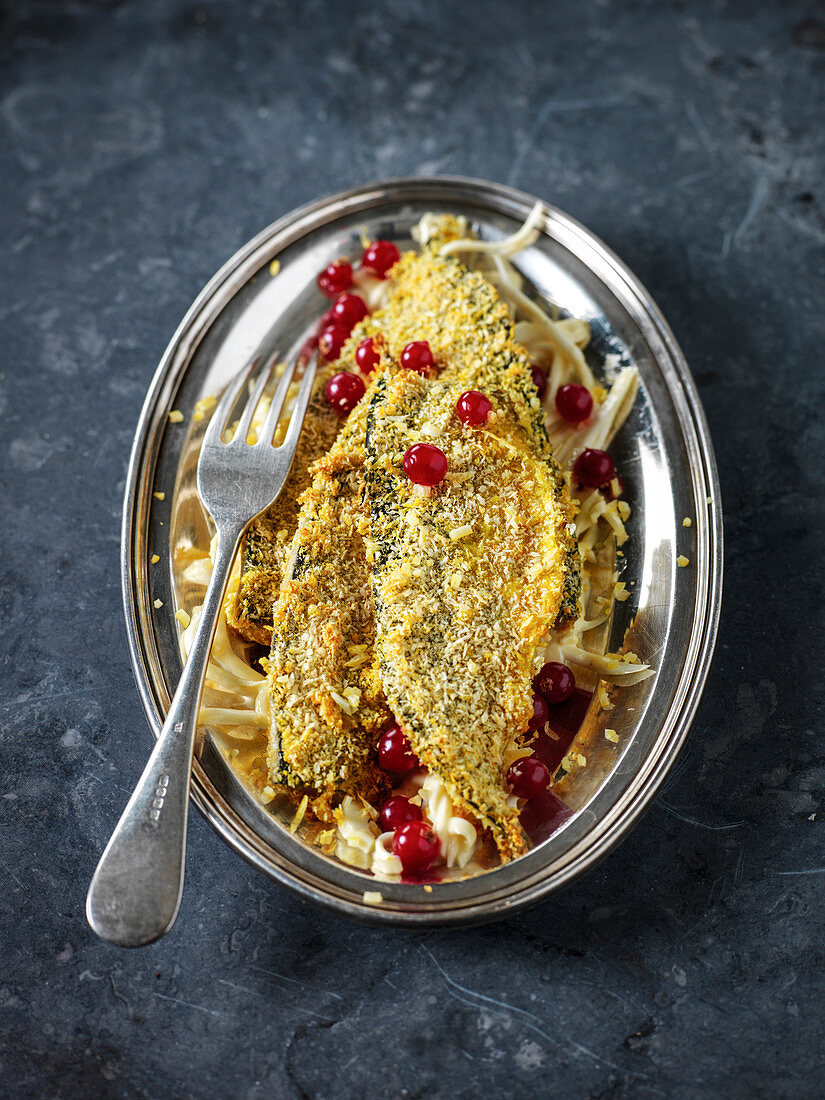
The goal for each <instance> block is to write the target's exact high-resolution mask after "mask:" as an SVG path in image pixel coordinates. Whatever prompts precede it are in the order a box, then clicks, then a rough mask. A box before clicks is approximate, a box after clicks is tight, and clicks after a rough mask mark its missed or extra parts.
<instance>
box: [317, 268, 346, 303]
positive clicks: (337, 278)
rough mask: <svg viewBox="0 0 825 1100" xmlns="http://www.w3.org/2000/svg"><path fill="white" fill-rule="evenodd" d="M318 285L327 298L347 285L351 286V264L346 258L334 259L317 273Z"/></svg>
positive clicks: (344, 288) (338, 292)
mask: <svg viewBox="0 0 825 1100" xmlns="http://www.w3.org/2000/svg"><path fill="white" fill-rule="evenodd" d="M318 286H319V287H320V288H321V290H323V292H324V294H326V296H327V297H328V298H334V297H335V296H336V295H337V294H340V293H341V291H343V290H346V289H347V287H348V286H352V267H351V265H350V264H349V263H348V262H347V261H346V260H336V261H335V262H334V263H331V264H329V265H328V266H327V267H325V268H324V270H323V271H322V272H321V273H320V274H319V276H318Z"/></svg>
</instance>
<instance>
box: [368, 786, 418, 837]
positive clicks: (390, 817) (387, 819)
mask: <svg viewBox="0 0 825 1100" xmlns="http://www.w3.org/2000/svg"><path fill="white" fill-rule="evenodd" d="M423 816H424V815H423V813H422V812H421V807H420V806H416V804H415V803H414V802H410V800H409V798H405V797H404V796H403V794H394V795H393V796H392V798H388V799H387V801H386V802H385V803H384V805H383V806H382V807H381V813H380V814H379V815H378V824H379V825H380V826H381V832H382V833H389V832H392V830H393V829H397V828H398V826H399V825H404V824H406V822H408V821H420V820H421V818H422V817H423Z"/></svg>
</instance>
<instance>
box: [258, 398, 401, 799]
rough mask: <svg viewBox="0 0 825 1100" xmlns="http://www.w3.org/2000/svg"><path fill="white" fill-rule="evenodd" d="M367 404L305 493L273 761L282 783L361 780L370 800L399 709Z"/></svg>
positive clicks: (276, 657)
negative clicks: (370, 538) (386, 643)
mask: <svg viewBox="0 0 825 1100" xmlns="http://www.w3.org/2000/svg"><path fill="white" fill-rule="evenodd" d="M367 409H368V406H367V405H366V404H365V403H364V404H362V405H360V406H359V407H358V408H357V409H355V410H354V411H353V412H352V413H351V415H350V417H349V419H348V421H347V423H346V426H345V427H344V429H343V431H342V432H341V434H340V435H339V436H338V438H337V440H336V441H335V443H334V444H333V446H332V448H331V450H330V451H329V453H328V454H327V455H325V456H324V457H323V458H322V459H320V460H319V461H318V462H317V463H316V464H315V466H314V470H313V479H312V485H311V486H310V488H309V489H308V490H307V491H306V493H305V494H304V496H303V498H302V500H301V511H300V516H299V518H298V530H297V532H296V534H295V536H294V539H293V542H292V547H291V551H290V555H289V560H288V562H287V565H286V570H285V575H284V579H283V583H282V585H281V589H280V594H279V597H278V601H277V604H276V606H275V615H274V630H273V635H272V652H271V656H270V660H269V678H270V692H271V697H272V708H271V709H272V727H271V734H270V740H269V754H268V765H269V772H270V775H271V777H272V779H273V781H274V782H276V783H287V784H289V785H296V784H297V785H301V786H307V787H311V788H312V789H313V790H316V791H319V792H325V791H327V790H330V789H338V790H352V789H354V788H356V787H357V790H358V793H360V794H362V795H364V797H366V798H369V797H370V795H371V794H374V793H375V792H376V791H378V790H383V789H385V788H386V787H387V779H386V776H385V775H384V774H383V773H382V772H380V770H379V769H378V768H377V766H376V752H375V745H376V740H377V736H378V732H379V730H380V729H381V727H382V726H383V725H384V724H385V723H386V722H387V720H388V719H389V717H390V713H389V710H388V709H387V705H386V702H385V701H384V694H383V691H382V688H381V681H380V677H379V675H378V668H377V660H376V656H375V620H374V615H373V608H372V590H371V586H370V577H369V570H368V567H367V561H366V552H365V549H364V541H363V536H364V531H365V528H366V524H367V522H368V516H367V511H366V508H365V506H364V501H363V495H364V472H363V462H364V449H363V448H364V443H363V441H364V433H365V422H366V414H367Z"/></svg>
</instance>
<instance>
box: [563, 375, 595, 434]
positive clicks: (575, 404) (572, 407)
mask: <svg viewBox="0 0 825 1100" xmlns="http://www.w3.org/2000/svg"><path fill="white" fill-rule="evenodd" d="M556 409H557V410H558V414H559V416H560V417H562V419H563V420H569V421H570V423H571V424H581V422H582V420H587V418H588V416H590V414H591V413H592V412H593V397H592V396H591V393H590V390H589V389H588V388H587V386H577V385H575V384H573V383H570V384H569V385H567V386H560V387H559V388H558V390H556Z"/></svg>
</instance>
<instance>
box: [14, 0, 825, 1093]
mask: <svg viewBox="0 0 825 1100" xmlns="http://www.w3.org/2000/svg"><path fill="white" fill-rule="evenodd" d="M0 36H1V37H0V180H1V181H2V202H0V255H2V264H1V265H0V323H1V324H2V356H1V357H0V358H1V362H0V410H1V411H2V414H3V433H2V438H0V508H2V551H0V583H1V584H2V589H1V590H0V601H1V602H0V607H1V608H2V619H1V620H0V621H2V633H1V634H0V667H1V668H2V685H3V692H2V699H0V714H1V715H2V734H0V755H1V756H2V791H0V806H2V810H0V846H2V847H1V848H0V886H1V887H2V893H1V894H0V928H1V929H2V946H1V947H0V1093H2V1094H3V1095H4V1096H8V1097H15V1098H17V1097H29V1096H46V1097H86V1096H90V1097H133V1096H134V1097H143V1096H145V1097H185V1096H192V1097H197V1098H201V1097H204V1098H205V1097H215V1096H218V1097H224V1096H225V1097H250V1098H252V1097H264V1096H266V1097H271V1096H275V1097H304V1096H311V1097H319V1098H321V1097H333V1098H334V1097H340V1096H354V1095H364V1096H370V1097H372V1096H375V1097H378V1096H381V1097H385V1096H410V1097H415V1096H445V1097H447V1096H450V1097H468V1098H469V1097H475V1096H479V1095H485V1094H486V1095H494V1096H498V1095H511V1096H532V1095H559V1096H571V1097H580V1096H581V1097H585V1096H592V1097H596V1096H640V1097H641V1096H645V1097H646V1096H651V1097H654V1096H680V1097H717V1096H725V1097H750V1096H782V1097H818V1096H821V1095H822V1092H823V1085H822V1071H823V1052H822V1040H821V1036H822V1014H823V1008H825V1005H823V977H822V966H823V947H822V944H823V917H824V916H825V867H823V866H822V864H823V858H822V837H823V823H822V820H821V815H820V804H821V798H822V787H823V779H825V756H823V748H822V719H821V712H820V706H821V700H822V660H821V656H820V653H821V639H820V629H821V625H822V611H821V608H822V599H823V567H822V560H823V554H822V543H821V541H820V540H821V538H822V536H823V522H822V521H823V489H822V480H821V469H822V456H823V441H824V440H825V432H823V426H822V410H823V369H822V347H823V342H824V341H823V337H825V332H823V303H824V302H825V278H823V274H824V272H823V268H824V267H825V261H823V255H824V253H823V244H825V190H823V182H822V181H823V176H824V174H825V155H824V154H825V126H823V103H825V52H824V50H823V47H824V44H825V12H824V11H823V8H822V6H821V5H819V4H816V3H814V2H813V0H811V2H809V3H797V2H794V0H788V2H785V3H781V4H780V3H761V4H746V3H735V2H730V3H726V2H716V3H690V4H688V3H662V2H654V0H650V2H641V0H604V2H601V3H583V2H581V0H579V2H575V3H574V2H572V0H558V2H556V3H554V4H552V5H551V4H546V5H541V4H538V3H536V4H528V3H499V2H495V0H477V2H476V3H474V4H472V5H469V4H465V5H462V4H458V3H443V4H437V3H434V2H433V3H425V2H423V0H418V2H415V0H408V2H406V3H402V2H392V3H383V4H382V3H378V2H372V0H368V2H364V3H360V4H358V5H355V4H352V5H334V4H331V3H330V4H319V3H313V2H304V3H298V2H295V0H282V2H281V3H275V4H264V3H249V4H246V3H234V4H232V3H223V4H219V3H214V2H209V3H203V4H193V3H181V2H179V0H146V2H143V3H137V2H121V3H116V2H111V3H104V2H100V3H92V2H88V3H74V4H72V3H42V4H15V3H10V2H8V0H6V2H4V3H0ZM439 172H441V173H449V172H456V173H463V174H467V175H479V176H484V177H488V178H490V179H496V180H503V181H507V182H510V183H513V184H516V185H518V186H521V187H524V188H525V189H526V190H529V191H533V192H535V193H536V194H538V195H542V196H544V197H546V198H548V199H549V200H551V201H552V202H555V203H557V204H558V205H559V206H561V207H562V208H563V209H565V210H567V211H569V212H570V213H571V214H573V215H574V216H575V217H577V218H579V219H580V220H582V221H583V222H585V223H586V224H587V225H589V226H590V227H591V228H592V229H593V230H594V231H595V232H596V233H598V234H599V235H600V236H602V237H603V238H604V239H605V240H606V241H607V242H608V243H609V244H610V245H611V246H612V247H613V248H614V249H616V251H617V252H618V253H619V254H620V255H621V256H623V257H624V258H625V259H626V261H627V262H628V263H629V265H630V266H631V268H633V269H634V270H635V271H636V272H637V274H638V275H639V276H640V277H641V278H642V280H643V281H644V282H645V283H646V284H647V285H648V286H649V287H650V289H651V290H652V292H653V294H654V296H655V297H656V299H657V301H658V302H659V304H660V305H661V306H662V308H663V310H664V312H665V314H666V315H667V317H668V318H669V320H670V321H671V324H672V325H673V328H674V329H675V332H676V334H677V337H678V338H679V339H680V341H681V343H682V345H683V347H684V349H685V352H686V354H687V356H688V359H689V361H690V362H691V363H692V365H693V368H694V371H695V374H696V377H697V380H698V383H699V387H700V390H701V394H702V398H703V400H704V402H705V406H706V409H707V413H708V417H709V420H710V425H711V429H712V432H713V436H714V439H715V442H716V446H717V448H718V458H719V463H720V469H721V477H722V485H723V497H724V502H725V506H726V513H727V520H726V531H727V538H728V549H727V584H726V595H725V606H724V612H723V622H722V630H721V636H720V644H719V652H718V657H717V659H716V664H715V667H714V670H713V673H712V676H711V680H710V685H709V688H708V692H707V696H706V699H705V702H704V704H703V706H702V708H701V711H700V713H699V716H698V719H697V721H696V725H695V729H694V732H693V734H692V736H691V739H690V742H689V745H688V748H687V751H686V752H685V753H684V755H683V756H682V757H681V759H680V763H679V765H678V768H677V770H676V772H675V773H674V775H673V776H672V778H671V780H670V782H669V784H668V787H667V789H666V791H665V792H664V793H663V794H662V796H661V797H660V798H659V799H658V801H657V803H656V805H655V806H654V808H653V809H652V810H651V811H650V812H649V814H648V815H647V817H646V819H645V820H644V822H643V823H642V824H641V825H640V827H639V828H638V829H637V830H636V831H635V832H634V834H633V835H632V837H631V838H630V839H629V840H628V841H627V842H626V843H625V844H624V846H623V847H622V848H621V849H620V850H619V851H618V852H616V853H615V854H614V855H612V857H611V858H610V859H609V860H608V861H607V862H605V863H604V864H603V865H602V866H601V867H600V868H599V869H597V870H596V871H594V872H592V873H591V874H590V875H589V876H587V878H586V879H584V880H583V881H581V882H579V883H578V884H577V885H576V886H575V887H574V888H572V889H571V890H569V891H568V892H567V893H566V894H565V895H564V896H562V897H559V898H557V899H555V900H553V901H551V902H549V903H547V904H545V905H543V906H542V907H541V908H539V909H536V910H535V911H533V912H531V913H529V914H526V915H522V916H518V917H516V918H514V919H511V920H509V921H507V922H504V923H503V924H500V925H497V926H492V927H487V928H483V929H480V930H472V931H465V932H461V933H453V934H448V933H441V932H435V933H430V934H414V933H410V932H385V931H375V930H371V929H365V928H361V927H358V926H354V925H352V924H349V923H344V922H341V921H339V920H337V919H334V918H333V917H331V916H329V915H327V914H326V913H324V912H319V911H316V910H314V909H310V908H306V907H304V906H303V905H301V904H300V903H298V902H297V901H295V900H293V899H292V898H291V897H290V896H288V895H287V894H285V893H284V892H283V891H281V890H280V889H278V888H277V887H275V886H274V885H273V884H271V883H269V882H268V881H266V880H265V879H263V878H261V877H258V876H257V875H256V874H255V873H253V872H252V871H251V870H249V869H248V868H247V867H246V865H245V864H244V863H243V862H241V860H239V859H238V858H237V857H236V856H234V855H233V854H232V853H231V852H230V851H229V850H228V849H227V848H225V847H224V846H223V845H222V844H221V843H220V842H219V841H218V840H217V838H216V837H215V836H214V834H213V833H212V832H211V830H210V829H209V828H208V827H207V826H206V825H205V824H204V823H203V822H202V821H201V819H200V818H199V817H198V816H197V815H195V816H194V818H193V821H192V826H191V845H190V852H189V877H188V882H187V890H186V894H185V898H184V903H183V908H182V911H181V915H180V919H179V920H178V923H177V925H176V926H175V928H174V930H173V931H172V933H171V934H170V935H169V936H168V937H167V938H166V939H165V940H164V941H162V942H161V943H158V944H156V945H154V946H152V947H149V948H146V949H143V950H141V951H138V952H134V953H128V952H124V951H119V950H116V949H114V948H110V947H108V946H104V945H103V944H101V943H99V942H97V941H96V940H95V938H94V936H93V935H92V934H91V932H90V931H89V929H88V928H87V926H86V924H85V921H84V917H83V899H84V894H85V890H86V885H87V881H88V879H89V876H90V874H91V872H92V870H93V867H94V864H95V861H96V859H97V857H98V854H99V852H100V850H101V848H102V846H103V844H104V842H105V840H106V838H107V836H108V834H109V831H110V829H111V828H112V826H113V824H114V822H115V820H116V818H117V815H118V813H119V812H120V810H121V808H122V805H123V803H124V801H125V798H126V795H127V792H128V791H129V789H130V787H131V785H132V783H133V782H134V781H135V780H136V778H137V776H138V775H139V772H140V769H141V766H142V763H143V761H144V759H145V755H146V752H147V749H148V747H149V735H148V731H147V728H146V723H145V720H144V717H143V714H142V711H141V708H140V704H139V702H138V697H137V694H136V692H135V690H134V686H133V683H132V674H131V671H130V667H129V660H128V655H127V652H126V646H125V641H124V633H123V626H122V617H121V610H120V595H119V589H118V537H119V520H120V502H121V492H122V488H123V479H124V472H125V464H126V460H127V455H128V450H129V445H130V442H131V436H132V432H133V427H134V424H135V422H136V419H137V415H138V411H139V408H140V404H141V401H142V397H143V394H144V391H145V389H146V386H147V384H148V382H149V379H150V377H151V375H152V372H153V370H154V367H155V364H156V362H157V360H158V358H159V356H160V354H161V352H162V350H163V348H164V346H165V344H166V342H167V340H168V338H169V336H170V334H171V332H172V331H173V329H174V327H175V325H176V323H177V321H178V320H179V318H180V317H181V316H182V314H183V313H184V311H185V309H186V308H187V306H188V305H189V303H190V302H191V300H192V298H193V297H194V295H195V294H196V292H197V291H198V290H199V289H200V287H201V286H202V285H203V284H204V283H205V281H206V280H207V279H208V277H209V276H210V275H211V274H212V273H213V271H215V270H216V269H217V268H218V267H219V266H220V264H221V263H223V261H224V260H225V259H226V258H227V257H228V256H229V255H230V254H231V253H232V252H233V251H234V250H235V249H236V248H237V247H239V246H240V245H241V244H242V243H244V241H246V240H247V239H248V238H249V237H250V236H251V235H252V234H254V233H255V232H256V231H257V230H259V229H260V228H261V227H262V226H264V225H265V224H267V223H268V222H270V221H271V220H273V219H274V218H275V217H276V216H278V215H280V214H281V213H283V212H285V211H287V210H289V209H290V208H291V207H293V206H294V205H296V204H298V203H301V202H304V201H306V200H309V199H311V198H314V197H316V196H319V195H322V194H324V193H327V192H330V191H332V190H337V189H339V188H341V187H344V186H347V185H351V184H355V183H359V182H362V181H364V180H366V179H368V178H373V177H379V176H391V175H402V174H407V173H439Z"/></svg>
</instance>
